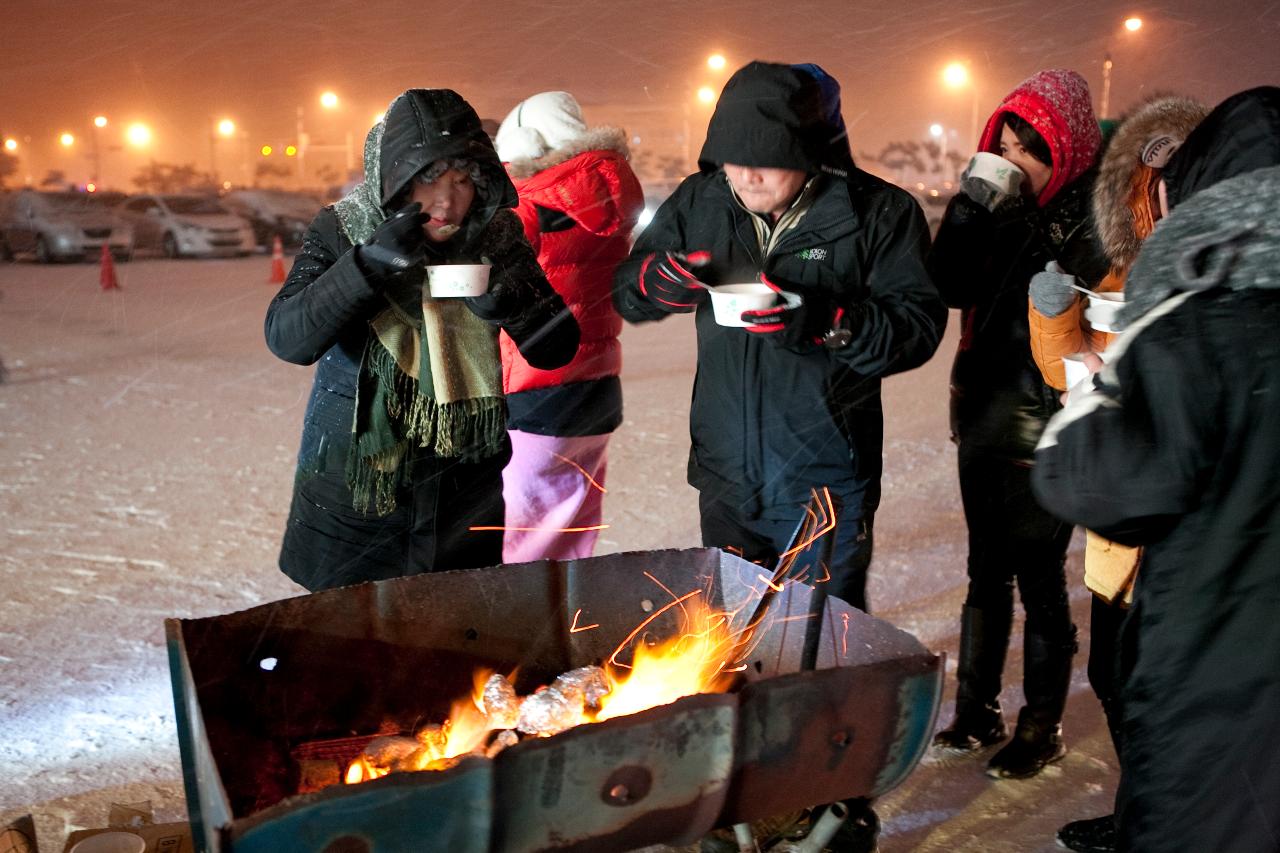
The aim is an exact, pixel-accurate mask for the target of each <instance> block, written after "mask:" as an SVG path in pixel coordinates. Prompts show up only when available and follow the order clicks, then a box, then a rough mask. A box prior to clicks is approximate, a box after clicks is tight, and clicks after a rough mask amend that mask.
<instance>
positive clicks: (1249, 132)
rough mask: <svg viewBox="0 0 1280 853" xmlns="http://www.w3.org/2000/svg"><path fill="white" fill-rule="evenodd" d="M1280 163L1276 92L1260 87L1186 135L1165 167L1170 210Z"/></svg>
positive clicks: (1278, 91)
mask: <svg viewBox="0 0 1280 853" xmlns="http://www.w3.org/2000/svg"><path fill="white" fill-rule="evenodd" d="M1276 165H1280V88H1277V87H1275V86H1259V87H1257V88H1256V89H1248V90H1246V91H1243V92H1239V93H1237V94H1235V95H1232V96H1231V97H1229V98H1227V99H1226V100H1225V101H1223V102H1222V103H1220V104H1218V106H1216V107H1214V108H1213V111H1212V112H1211V113H1209V115H1208V116H1207V117H1206V118H1205V120H1204V121H1202V122H1200V124H1199V125H1197V126H1196V129H1195V130H1193V131H1191V133H1190V134H1188V135H1187V140H1186V142H1184V143H1182V147H1180V148H1179V149H1178V150H1177V151H1175V152H1174V154H1173V157H1171V158H1170V160H1169V164H1168V165H1167V166H1165V169H1164V174H1163V177H1164V182H1165V190H1166V193H1167V195H1168V199H1169V208H1170V209H1171V210H1172V209H1173V208H1174V207H1177V206H1178V205H1179V204H1181V203H1182V202H1184V201H1186V200H1187V199H1188V198H1190V197H1191V196H1193V195H1195V194H1196V193H1197V192H1199V191H1200V190H1203V189H1207V188H1209V187H1211V186H1213V185H1214V184H1216V183H1219V182H1221V181H1225V180H1227V179H1228V178H1232V177H1235V176H1236V175H1241V174H1244V173H1245V172H1252V171H1253V170H1255V169H1264V168H1267V167H1268V166H1276Z"/></svg>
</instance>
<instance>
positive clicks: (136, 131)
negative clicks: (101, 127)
mask: <svg viewBox="0 0 1280 853" xmlns="http://www.w3.org/2000/svg"><path fill="white" fill-rule="evenodd" d="M124 138H125V139H127V140H128V141H129V144H130V145H132V146H134V147H135V148H146V147H147V146H148V145H150V144H151V128H149V127H147V126H146V125H145V124H143V123H142V122H134V123H133V124H131V125H129V127H128V128H126V129H125V132H124Z"/></svg>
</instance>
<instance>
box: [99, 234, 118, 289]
mask: <svg viewBox="0 0 1280 853" xmlns="http://www.w3.org/2000/svg"><path fill="white" fill-rule="evenodd" d="M98 284H99V286H101V287H102V289H103V290H121V289H122V288H121V287H120V282H118V281H116V262H115V261H114V260H113V259H112V258H111V248H110V247H109V246H107V244H106V243H103V244H102V268H101V269H100V270H99V271H98Z"/></svg>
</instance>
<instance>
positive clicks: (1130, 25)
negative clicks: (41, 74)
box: [1098, 17, 1142, 119]
mask: <svg viewBox="0 0 1280 853" xmlns="http://www.w3.org/2000/svg"><path fill="white" fill-rule="evenodd" d="M1124 28H1125V31H1126V32H1130V33H1136V32H1137V31H1138V30H1140V29H1142V19H1141V18H1137V17H1133V18H1125V21H1124ZM1114 65H1115V63H1114V62H1112V61H1111V51H1107V52H1106V54H1105V56H1104V57H1103V59H1102V103H1100V104H1099V105H1098V106H1099V112H1098V118H1100V119H1105V118H1106V117H1107V113H1108V112H1110V110H1111V69H1112V67H1113V66H1114Z"/></svg>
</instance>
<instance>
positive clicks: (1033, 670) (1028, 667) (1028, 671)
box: [987, 627, 1076, 779]
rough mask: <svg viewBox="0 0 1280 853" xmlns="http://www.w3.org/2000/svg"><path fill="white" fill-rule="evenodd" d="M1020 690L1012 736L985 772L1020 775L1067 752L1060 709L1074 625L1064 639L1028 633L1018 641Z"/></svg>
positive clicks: (1006, 776) (1030, 773)
mask: <svg viewBox="0 0 1280 853" xmlns="http://www.w3.org/2000/svg"><path fill="white" fill-rule="evenodd" d="M1023 650H1024V658H1023V666H1022V691H1023V693H1024V694H1025V695H1026V698H1027V705H1026V707H1025V708H1023V709H1022V710H1021V711H1019V712H1018V726H1017V728H1016V729H1015V730H1014V732H1013V738H1012V739H1011V740H1010V741H1009V743H1007V744H1005V746H1004V748H1002V749H1001V750H1000V751H999V752H997V753H996V754H995V755H993V756H992V757H991V761H989V762H988V763H987V775H988V776H992V777H994V778H997V779H1025V778H1027V777H1028V776H1034V775H1036V774H1037V773H1039V772H1040V771H1041V770H1043V769H1044V768H1045V766H1046V765H1048V764H1052V763H1053V762H1055V761H1057V760H1059V759H1060V758H1062V756H1064V755H1066V754H1067V747H1066V745H1065V744H1064V743H1063V742H1062V712H1063V711H1064V710H1065V709H1066V707H1067V690H1068V689H1069V688H1070V686H1071V658H1072V657H1073V656H1074V655H1075V653H1076V639H1075V628H1074V627H1072V628H1071V633H1070V635H1069V636H1068V638H1067V639H1066V640H1059V641H1056V642H1055V641H1050V640H1047V639H1045V638H1044V637H1043V636H1041V635H1039V634H1033V633H1030V632H1028V633H1027V634H1026V637H1025V639H1024V642H1023Z"/></svg>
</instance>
